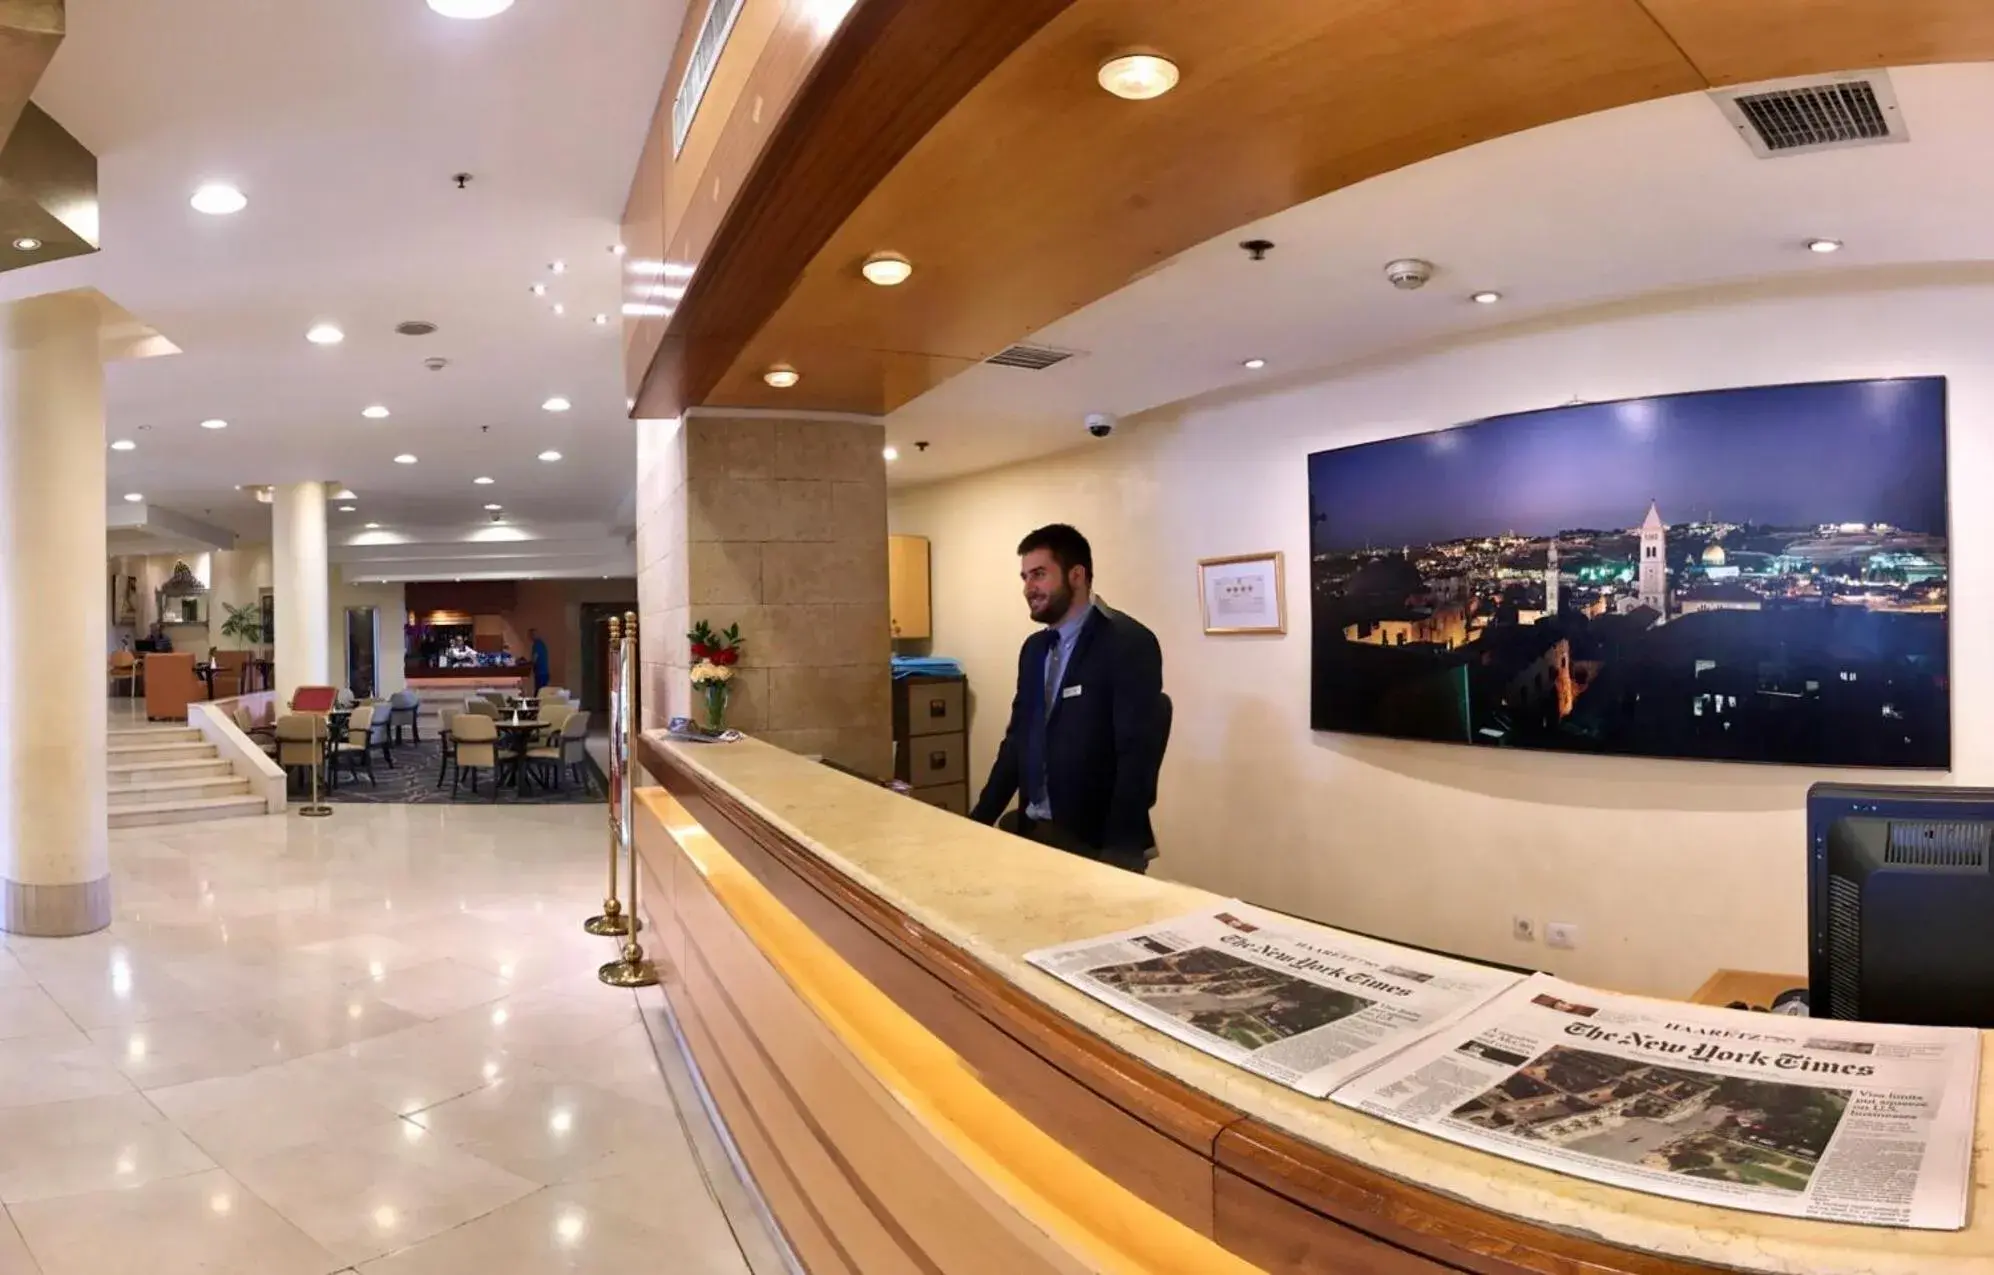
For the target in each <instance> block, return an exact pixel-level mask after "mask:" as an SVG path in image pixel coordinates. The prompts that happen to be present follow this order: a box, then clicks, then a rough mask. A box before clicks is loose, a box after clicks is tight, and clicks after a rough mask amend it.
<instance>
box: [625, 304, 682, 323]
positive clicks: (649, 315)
mask: <svg viewBox="0 0 1994 1275" xmlns="http://www.w3.org/2000/svg"><path fill="white" fill-rule="evenodd" d="M623 313H625V314H627V315H629V316H630V317H631V318H633V319H669V318H671V317H672V308H671V307H670V306H668V305H653V304H652V303H650V302H648V301H625V302H624V303H623Z"/></svg>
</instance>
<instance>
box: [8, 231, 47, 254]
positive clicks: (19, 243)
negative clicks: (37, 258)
mask: <svg viewBox="0 0 1994 1275" xmlns="http://www.w3.org/2000/svg"><path fill="white" fill-rule="evenodd" d="M14 246H15V247H16V248H19V249H20V250H21V251H22V252H40V251H41V250H42V241H41V240H39V239H37V238H35V237H34V236H33V235H22V236H21V237H20V238H19V239H16V240H15V241H14Z"/></svg>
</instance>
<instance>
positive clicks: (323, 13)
mask: <svg viewBox="0 0 1994 1275" xmlns="http://www.w3.org/2000/svg"><path fill="white" fill-rule="evenodd" d="M683 10H684V3H683V0H582V2H581V3H577V0H518V3H516V4H515V5H514V6H513V8H512V9H511V10H510V11H509V12H507V13H504V14H502V15H500V16H499V17H496V18H493V19H491V20H489V21H485V22H460V21H453V20H450V19H446V18H443V17H439V16H438V15H436V14H435V13H433V12H431V11H430V10H429V9H428V7H427V6H426V5H425V4H424V3H423V0H69V36H68V38H67V39H66V40H65V41H64V43H63V45H62V47H61V51H60V52H59V53H58V54H57V56H56V58H55V62H54V65H53V66H52V67H51V69H50V71H49V74H48V76H47V78H46V79H45V80H44V82H43V85H42V88H41V90H40V91H39V92H38V93H37V94H36V101H37V102H39V103H40V104H41V105H42V106H43V107H44V108H45V109H46V110H48V111H49V113H50V114H52V115H53V116H54V117H55V118H56V119H57V120H58V121H60V122H61V123H62V124H63V125H64V126H65V127H67V128H68V129H69V130H70V131H71V132H73V133H74V134H75V135H76V136H77V137H78V138H79V139H80V140H81V141H82V142H83V143H84V144H85V145H87V146H89V147H90V148H91V149H92V150H93V151H95V152H96V154H97V156H98V158H99V161H100V166H101V167H100V187H101V204H102V242H103V251H102V252H101V253H99V254H97V255H95V256H92V257H87V258H82V259H79V260H75V261H68V262H55V263H50V264H49V265H46V266H41V267H32V268H29V269H25V270H19V271H15V272H13V273H10V274H6V275H0V299H6V298H12V297H19V296H27V295H32V294H36V293H42V292H50V291H56V290H60V289H63V288H69V287H76V286H81V285H85V284H87V285H91V286H94V287H97V288H99V289H100V290H102V291H103V292H104V293H105V294H107V295H108V296H110V297H111V298H112V299H113V300H115V301H116V302H118V303H119V304H120V305H122V306H124V307H125V308H126V309H127V310H129V311H131V312H132V313H133V314H135V315H137V316H138V317H139V318H141V319H143V320H144V321H146V322H147V323H149V324H151V325H152V326H153V327H155V328H157V329H158V330H159V331H160V332H161V333H163V334H165V335H166V336H167V337H169V338H170V339H171V340H172V341H173V342H175V343H176V344H178V345H179V346H180V347H181V349H182V350H183V351H184V352H183V353H181V354H179V355H177V356H170V357H164V358H156V359H149V360H145V361H142V362H136V363H122V364H116V365H113V366H112V368H111V369H110V372H109V384H108V394H109V418H110V419H109V429H110V436H111V437H112V438H121V437H122V438H130V439H133V440H135V441H136V442H137V443H138V449H137V450H136V451H132V452H125V453H116V452H113V453H108V454H107V455H108V463H109V473H110V482H109V486H108V490H107V492H106V496H107V498H108V499H109V500H110V501H112V502H115V501H117V500H118V499H119V498H120V497H121V496H122V494H123V493H125V492H142V493H143V494H144V495H145V497H146V500H147V502H149V503H150V504H152V505H156V506H162V507H165V508H168V509H171V510H177V511H179V512H181V513H184V514H189V515H193V516H196V517H201V518H205V519H207V520H208V521H211V522H215V523H219V524H222V525H224V526H227V527H229V528H231V529H233V530H235V531H236V532H238V533H239V534H241V535H243V536H245V537H246V538H251V539H267V538H268V536H269V507H268V506H267V505H261V504H258V503H257V502H256V501H255V500H254V498H253V497H251V496H250V495H249V494H247V493H243V492H238V491H237V490H236V486H237V484H253V483H268V482H282V481H297V480H303V479H329V480H338V481H343V482H344V483H346V484H347V485H348V486H350V487H351V488H353V490H354V491H355V492H356V493H357V494H358V496H359V498H360V499H359V512H357V513H354V514H338V513H335V514H333V515H332V519H333V529H334V533H335V538H336V539H338V538H343V537H348V536H350V535H351V534H353V533H355V532H357V530H358V527H359V525H360V524H361V523H363V522H367V521H376V522H380V523H383V524H384V525H385V526H388V527H396V526H400V525H408V526H416V525H420V526H422V527H424V528H430V529H436V534H451V533H453V532H456V531H461V532H462V533H463V534H464V535H466V536H468V535H469V534H471V533H472V532H473V531H474V530H476V529H477V528H479V527H483V526H485V525H487V524H486V519H488V517H489V515H488V514H486V513H485V512H484V511H483V510H482V508H481V506H482V505H483V504H484V503H485V502H486V501H488V500H489V501H496V502H498V503H501V504H503V505H504V506H505V517H506V518H507V519H508V520H511V521H514V522H516V523H517V524H519V525H521V526H522V527H523V528H526V529H529V533H530V529H531V528H533V527H535V526H538V525H546V526H548V527H549V528H550V529H551V528H555V527H558V528H561V529H562V534H566V533H567V532H568V531H570V530H572V528H573V526H574V525H575V524H596V525H600V526H601V527H602V528H603V529H604V530H605V531H607V530H608V529H609V528H610V527H613V526H615V525H616V524H617V523H619V522H627V520H628V518H629V510H630V502H631V485H632V480H631V471H632V455H633V443H632V439H631V432H630V426H629V423H628V421H627V420H626V419H625V408H624V394H623V388H622V369H621V356H620V344H619V333H620V330H621V319H620V316H619V314H618V305H619V302H620V292H619V261H618V259H617V258H616V257H615V256H613V255H612V254H611V252H610V248H611V246H612V245H613V244H614V243H615V241H616V239H617V233H618V231H617V226H618V221H619V217H620V214H621V212H622V208H623V203H624V197H625V195H626V194H627V192H628V189H629V182H630V176H631V173H632V170H633V169H634V167H635V164H636V159H637V155H638V152H639V150H640V149H641V147H642V144H643V140H644V135H645V130H646V128H647V127H648V125H649V121H650V115H651V111H652V108H653V107H654V106H655V104H656V102H657V99H658V93H659V89H660V87H661V86H662V84H663V82H664V77H665V73H666V70H667V67H668V65H669V62H670V59H671V54H672V46H673V44H674V42H675V40H676V38H677V33H678V27H679V23H680V21H681V19H682V16H683ZM459 171H468V172H470V173H472V174H473V175H474V180H473V181H472V183H471V185H470V188H469V189H468V190H466V191H459V190H457V189H456V188H455V187H454V186H453V185H452V183H451V180H450V178H451V175H452V174H453V173H457V172H459ZM209 180H225V181H229V182H232V183H234V184H236V185H238V186H240V187H241V189H242V190H243V191H244V192H245V193H246V194H247V195H248V197H249V206H248V208H247V209H246V210H245V211H243V212H241V213H238V214H236V215H234V216H232V217H208V216H203V215H202V214H199V213H196V212H194V211H193V210H192V209H191V208H189V206H188V202H187V201H188V197H189V196H190V195H191V194H192V192H193V190H194V188H195V187H196V186H197V185H199V184H200V183H202V182H204V181H209ZM555 259H561V260H563V261H565V262H566V263H567V264H568V267H569V269H568V272H567V273H566V274H565V275H561V276H558V277H557V276H555V275H552V274H551V273H549V271H548V265H549V263H550V262H552V261H554V260H555ZM536 281H540V282H545V283H547V284H548V285H549V293H548V296H547V297H546V298H545V299H540V298H536V297H534V296H532V295H531V294H530V293H529V291H528V288H529V285H531V284H533V283H534V282H536ZM557 300H558V301H561V302H562V303H564V304H565V306H566V309H567V312H566V314H565V315H564V316H562V317H555V316H554V315H553V314H552V312H551V308H550V303H551V302H553V301H557ZM597 313H607V314H608V315H609V316H610V322H609V323H608V324H607V325H605V326H596V325H595V324H594V323H592V322H591V318H592V316H593V315H595V314H597ZM404 319H427V320H430V321H432V322H434V323H436V324H437V325H438V326H439V329H440V330H439V331H438V333H437V334H436V335H434V336H429V337H422V338H410V337H403V336H398V335H396V334H395V333H394V332H393V331H392V329H393V327H394V325H395V324H396V323H397V322H399V321H401V320H404ZM320 321H331V322H334V323H337V324H338V325H339V326H340V327H341V328H343V329H344V331H345V332H346V341H345V343H344V344H342V345H338V346H332V347H320V346H315V345H310V344H308V343H307V342H306V341H305V339H304V334H305V331H306V329H308V328H309V327H311V326H312V325H313V324H314V323H317V322H320ZM432 354H435V355H442V356H445V357H447V358H448V359H449V360H450V366H449V368H448V369H447V370H445V371H442V372H430V371H428V370H426V369H425V368H424V367H423V360H424V359H425V358H426V357H428V356H430V355H432ZM556 394H559V395H564V396H566V397H567V398H568V399H570V400H571V401H572V402H573V404H574V407H573V410H571V411H569V412H567V413H565V414H561V415H553V414H550V413H546V412H543V411H542V410H541V408H540V404H541V403H542V402H543V401H544V400H546V399H547V398H548V397H549V396H551V395H556ZM373 403H380V404H384V405H386V406H387V407H388V408H389V409H390V410H391V411H392V413H393V415H392V416H391V417H390V418H389V419H387V420H383V421H371V420H365V419H363V418H362V417H361V415H360V412H361V409H362V408H363V407H366V406H368V405H369V404H373ZM210 417H219V418H223V419H226V420H227V421H228V422H229V428H227V429H226V430H220V431H209V430H203V429H201V428H200V427H199V422H201V421H202V420H204V419H207V418H210ZM547 448H553V449H557V450H559V451H561V452H562V453H563V454H564V456H565V459H564V460H563V461H562V462H560V463H558V464H545V463H542V462H539V461H537V460H536V459H535V457H536V456H537V454H538V453H539V452H541V451H542V450H544V449H547ZM401 452H410V453H414V454H415V455H416V456H418V457H419V458H420V462H419V463H418V464H416V465H412V466H410V465H397V464H395V463H394V461H393V457H394V456H395V455H396V454H397V453H401ZM478 474H488V475H490V476H492V477H494V478H496V479H497V480H498V481H497V483H496V484H495V485H493V486H489V487H477V486H473V485H472V483H471V479H472V478H473V477H474V476H476V475H478Z"/></svg>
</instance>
